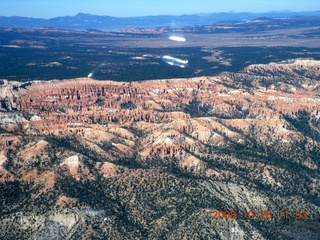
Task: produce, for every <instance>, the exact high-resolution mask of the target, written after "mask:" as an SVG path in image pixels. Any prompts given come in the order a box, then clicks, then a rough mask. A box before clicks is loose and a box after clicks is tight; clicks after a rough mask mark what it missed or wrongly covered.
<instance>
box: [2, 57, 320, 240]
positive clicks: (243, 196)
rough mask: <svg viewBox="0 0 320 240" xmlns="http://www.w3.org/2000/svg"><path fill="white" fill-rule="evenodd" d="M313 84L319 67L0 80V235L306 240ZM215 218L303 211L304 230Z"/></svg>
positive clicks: (316, 187)
mask: <svg viewBox="0 0 320 240" xmlns="http://www.w3.org/2000/svg"><path fill="white" fill-rule="evenodd" d="M319 78H320V62H318V61H313V60H292V61H288V62H283V63H271V64H267V65H252V66H249V67H248V68H246V69H244V70H243V71H242V72H239V73H224V74H222V75H219V76H215V77H200V78H192V79H169V80H157V81H144V82H131V83H122V82H113V81H95V80H92V79H89V78H83V79H72V80H64V81H50V82H31V83H24V84H21V83H14V82H7V81H2V82H0V103H1V108H2V111H1V112H0V136H1V137H0V146H1V147H0V181H1V191H4V192H5V194H4V195H2V196H4V197H2V198H3V199H4V200H3V203H2V207H1V208H2V210H1V211H2V215H1V218H0V220H1V222H2V223H6V224H3V225H2V227H1V230H2V231H1V232H2V235H0V236H1V237H4V236H12V237H15V238H23V236H28V238H30V239H32V236H38V237H41V236H42V237H43V236H44V235H43V234H46V232H48V231H49V230H50V231H51V232H54V229H58V231H56V234H57V235H54V234H53V233H52V234H53V236H55V237H57V238H59V237H60V238H66V239H68V238H75V237H78V238H79V239H80V238H82V239H87V238H92V237H93V236H106V237H109V238H111V239H132V238H134V237H137V238H145V239H163V238H165V239H182V238H184V237H185V238H186V239H198V238H205V239H218V238H221V239H231V238H232V237H235V236H233V235H232V234H234V232H232V231H231V229H237V232H238V234H240V233H241V234H240V235H241V236H242V238H243V239H252V236H253V235H252V234H253V233H254V234H255V236H256V237H258V238H259V239H270V237H272V239H283V238H290V236H291V235H290V234H289V232H295V233H296V234H299V236H300V237H301V238H303V237H305V239H310V237H311V238H312V237H313V238H314V239H315V238H317V237H319V231H318V229H319V222H317V221H319V218H318V216H319V214H320V202H319V199H320V173H319V167H320V157H319V156H320V144H319V142H320V124H319V118H320V97H319V96H320V82H319ZM26 203H28V204H26ZM48 209H49V210H50V211H49V210H48ZM214 209H234V210H237V211H241V212H242V211H244V210H251V209H252V210H255V211H256V212H260V211H261V210H272V211H274V212H275V213H277V212H278V211H280V210H284V209H288V210H290V211H291V212H292V213H293V212H295V211H296V210H298V209H307V210H308V212H309V215H310V216H309V220H310V221H311V222H314V223H315V225H312V224H311V223H310V221H309V222H308V221H306V222H305V223H303V224H300V223H299V222H294V220H295V218H294V217H292V218H291V219H289V220H288V221H287V222H284V221H283V220H280V219H279V218H277V219H276V218H274V219H273V220H272V221H263V222H260V223H257V222H254V221H244V220H234V221H230V222H227V221H224V220H218V221H214V220H212V210H214ZM66 211H67V212H66ZM27 213H30V214H31V215H30V216H28V214H27ZM57 219H58V220H57ZM7 221H9V222H10V223H12V224H10V226H13V229H14V231H11V232H10V228H9V225H8V224H7ZM19 223H23V224H22V225H19ZM304 224H305V225H304ZM27 225H28V226H30V228H27V227H26V226H27ZM268 228H272V229H273V230H274V232H273V233H270V232H269V231H268V230H267V229H268ZM306 228H309V229H311V230H310V231H309V233H308V234H310V235H306V232H304V231H306ZM36 229H37V230H36ZM48 229H49V230H48ZM190 229H198V230H199V231H191V230H190ZM50 231H49V232H50ZM298 232H300V233H298ZM238 237H239V236H238ZM240 239H241V238H240Z"/></svg>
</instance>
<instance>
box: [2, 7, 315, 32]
mask: <svg viewBox="0 0 320 240" xmlns="http://www.w3.org/2000/svg"><path fill="white" fill-rule="evenodd" d="M294 16H320V11H313V12H290V11H284V12H267V13H247V12H243V13H235V12H229V13H213V14H193V15H181V16H170V15H162V16H145V17H125V18H124V17H123V18H117V17H111V16H96V15H91V14H85V13H79V14H77V15H75V16H66V17H56V18H51V19H43V18H29V17H17V16H13V17H0V27H17V28H44V27H47V28H59V29H70V30H85V29H92V28H94V29H97V30H116V29H126V28H145V27H162V26H175V25H178V26H193V25H207V24H212V23H217V22H225V21H248V20H252V19H256V18H262V17H268V18H289V17H294Z"/></svg>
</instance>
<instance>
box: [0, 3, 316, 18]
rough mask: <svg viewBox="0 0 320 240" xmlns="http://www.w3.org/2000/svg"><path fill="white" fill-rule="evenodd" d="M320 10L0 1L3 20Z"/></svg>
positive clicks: (284, 6)
mask: <svg viewBox="0 0 320 240" xmlns="http://www.w3.org/2000/svg"><path fill="white" fill-rule="evenodd" d="M282 10H290V11H314V10H320V0H0V16H27V17H42V18H52V17H57V16H73V15H76V14H77V13H79V12H83V13H90V14H95V15H109V16H115V17H128V16H147V15H160V14H170V15H181V14H192V13H213V12H229V11H235V12H266V11H282Z"/></svg>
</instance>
